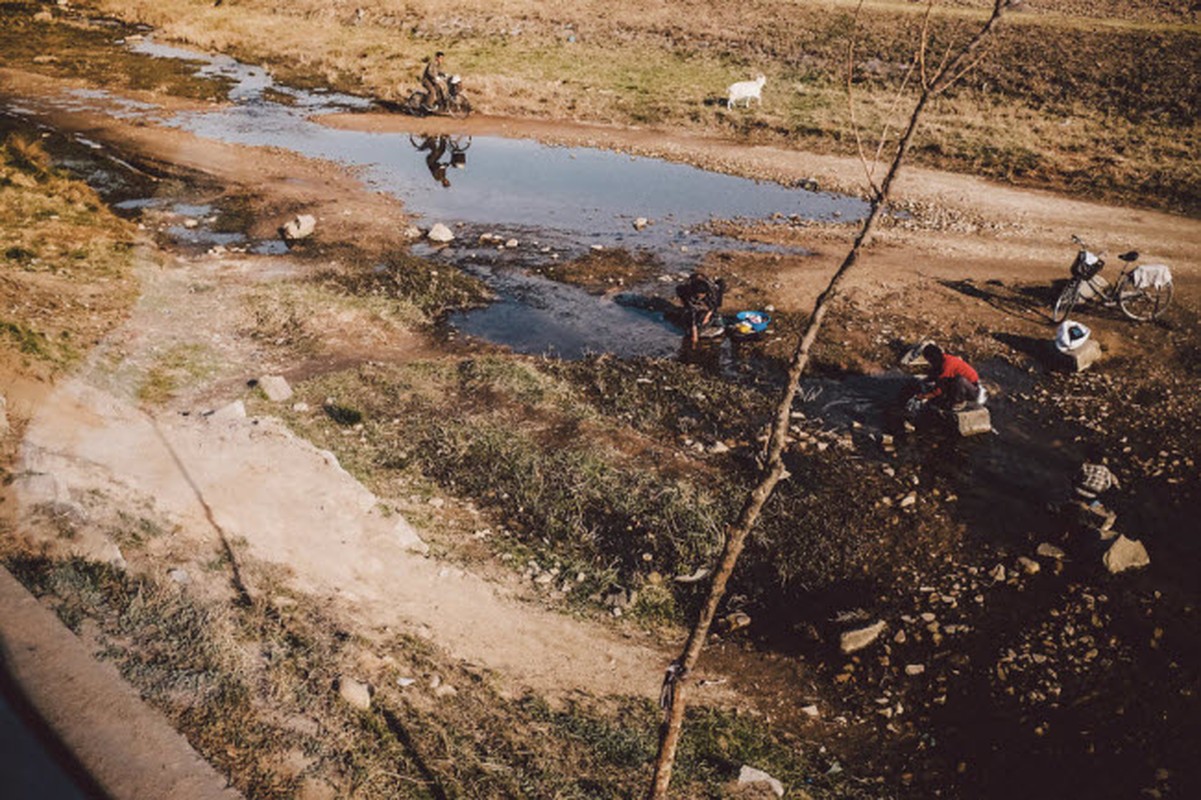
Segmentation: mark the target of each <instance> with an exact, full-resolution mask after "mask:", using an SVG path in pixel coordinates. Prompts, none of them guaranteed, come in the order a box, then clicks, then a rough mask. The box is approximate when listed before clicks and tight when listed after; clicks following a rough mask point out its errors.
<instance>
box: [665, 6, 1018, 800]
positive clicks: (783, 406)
mask: <svg viewBox="0 0 1201 800" xmlns="http://www.w3.org/2000/svg"><path fill="white" fill-rule="evenodd" d="M1011 2H1013V0H994V5H993V11H992V15H991V16H990V17H989V19H988V21H987V22H985V24H984V26H983V27H982V28H981V29H980V30H979V31H978V32H977V33H976V35H975V36H973V37H972V39H971V40H969V41H968V43H967V44H965V45H964V46H963V48H962V49H961V50H960V51H959V53H958V54H957V55H956V56H955V57H954V58H952V59H950V61H949V62H944V64H943V65H942V66H941V67H940V69H939V71H938V74H936V75H935V76H934V79H933V81H931V82H930V83H929V84H923V87H922V93H921V95H920V96H919V97H918V100H917V103H916V104H915V105H914V108H913V113H912V114H911V115H910V117H909V124H908V127H907V128H906V129H905V133H904V135H903V136H902V137H901V139H900V141H899V142H898V144H897V150H896V154H895V156H894V157H893V160H892V164H891V166H890V167H889V170H888V174H887V175H885V177H884V181H883V182H882V183H881V184H880V185H879V187H878V188H877V189H876V190H875V192H874V194H873V195H872V196H871V206H870V208H869V210H868V214H867V217H866V218H865V219H864V220H863V227H862V229H860V231H859V235H858V236H857V237H856V238H855V242H854V244H853V245H852V246H851V249H850V251H849V252H848V253H847V255H846V257H845V258H844V259H843V262H842V264H841V265H840V266H839V267H838V269H837V270H835V272H834V274H833V275H832V276H831V277H830V281H829V283H828V284H827V285H826V288H825V290H824V291H823V292H822V293H821V294H820V295H819V296H818V298H817V301H816V302H815V303H814V305H813V313H811V314H810V315H809V320H808V322H807V323H806V325H805V330H804V331H803V332H802V334H801V336H800V338H799V339H798V341H797V344H796V349H795V350H794V351H793V354H792V359H791V361H790V362H789V366H788V382H787V384H786V385H785V387H784V391H783V393H782V394H781V397H780V402H779V404H778V405H777V406H776V415H775V420H774V422H773V423H772V428H771V435H770V438H769V439H768V447H767V457H766V460H765V462H764V465H763V468H762V470H761V473H760V477H759V481H758V482H757V483H756V484H755V486H753V487H752V488H751V490H750V491H749V492H748V493H747V496H746V499H745V500H744V501H743V504H742V509H741V510H740V511H739V513H738V517H737V519H735V521H734V522H733V523H732V524H731V525H730V527H729V529H728V531H727V534H726V541H725V546H724V548H723V550H722V554H721V557H720V560H719V563H718V567H717V570H716V571H715V572H714V574H713V582H712V584H711V585H710V587H709V595H708V597H707V598H706V599H705V603H704V605H703V606H702V608H701V611H700V615H699V616H698V618H697V620H696V624H695V625H694V626H693V628H692V631H691V633H690V634H689V635H688V640H687V642H686V643H685V644H684V650H683V652H682V653H681V654H680V657H679V658H677V659H676V660H675V661H674V662H672V664H671V666H670V667H668V669H667V674H666V676H665V678H664V681H663V692H662V694H661V696H660V699H661V701H662V704H663V705H664V712H665V714H664V721H663V725H662V727H661V729H660V739H659V753H658V757H657V758H656V759H655V769H654V775H653V777H652V779H651V786H650V790H649V792H648V793H647V797H648V798H649V800H663V799H664V798H666V797H667V790H668V786H669V785H670V783H671V772H672V767H673V766H674V764H675V756H676V748H677V746H678V745H679V741H680V735H681V732H682V730H683V724H684V709H685V695H686V690H687V687H688V680H689V675H690V673H691V672H692V670H693V669H694V668H695V667H696V662H697V660H698V659H699V658H700V654H701V650H703V649H704V646H705V639H706V638H707V637H708V635H709V628H710V627H711V626H712V624H713V619H714V617H715V616H716V614H717V607H718V604H719V603H720V602H721V599H722V597H723V596H724V595H725V590H726V584H727V583H728V582H729V580H730V576H731V575H732V574H733V572H734V567H735V566H736V565H737V563H738V557H739V555H741V553H742V549H743V547H744V546H745V544H746V538H747V535H748V534H749V533H750V531H751V529H752V528H753V527H754V525H755V523H756V521H757V520H758V519H759V515H760V512H761V511H762V510H763V505H764V504H765V503H766V502H767V500H768V498H770V497H771V494H772V492H773V491H774V490H775V488H776V484H778V483H779V482H780V480H782V479H783V478H784V477H785V476H786V475H787V471H786V470H785V468H784V460H783V454H784V444H785V441H786V437H787V433H788V424H789V417H790V414H791V411H792V402H793V399H794V398H795V397H796V393H797V388H798V385H799V381H800V378H801V375H802V374H804V371H805V368H806V367H807V366H808V364H809V354H810V350H811V349H812V347H813V343H814V341H816V339H817V334H818V332H819V331H820V330H821V326H822V321H823V320H824V319H825V317H826V313H827V311H828V309H829V307H830V303H831V302H832V301H833V300H834V298H835V297H837V296H838V293H839V289H840V287H841V285H842V282H843V279H844V278H845V277H846V275H847V273H848V272H850V270H851V268H852V267H854V266H855V264H856V263H857V262H858V260H859V251H860V250H861V249H862V247H863V245H864V244H865V243H866V242H867V241H868V240H869V238H870V237H871V234H872V230H873V229H874V228H875V225H876V221H877V219H878V218H879V216H880V213H881V211H882V210H883V208H884V205H885V202H886V201H887V200H888V196H889V192H890V191H891V190H892V184H893V181H894V180H895V179H896V176H897V174H898V173H899V172H900V169H901V165H902V164H903V163H904V161H905V156H906V155H907V154H908V152H909V147H910V145H911V143H912V141H913V135H914V133H915V132H916V130H917V127H918V123H919V122H920V121H921V118H922V112H923V111H924V110H925V108H926V104H927V103H928V102H929V101H930V99H931V98H933V97H934V96H935V95H937V94H939V93H941V92H943V91H945V90H946V89H947V87H949V86H950V85H951V83H952V82H953V76H955V75H959V74H962V71H963V68H964V65H965V64H967V63H969V60H970V59H971V58H972V57H973V56H974V54H975V52H976V50H977V49H978V48H979V47H980V44H981V43H982V42H983V41H985V39H987V38H988V36H989V35H990V34H991V33H992V31H993V30H994V29H995V27H996V25H997V23H998V22H1000V20H1001V17H1002V16H1004V14H1005V11H1006V10H1007V9H1008V8H1009V6H1010V4H1011Z"/></svg>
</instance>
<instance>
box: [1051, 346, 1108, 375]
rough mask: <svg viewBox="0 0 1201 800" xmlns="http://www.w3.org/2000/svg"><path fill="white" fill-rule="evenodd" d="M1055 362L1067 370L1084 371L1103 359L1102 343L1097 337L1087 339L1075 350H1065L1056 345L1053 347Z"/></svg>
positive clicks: (1058, 366)
mask: <svg viewBox="0 0 1201 800" xmlns="http://www.w3.org/2000/svg"><path fill="white" fill-rule="evenodd" d="M1051 352H1052V354H1053V356H1052V357H1053V363H1054V364H1055V366H1056V367H1057V368H1058V369H1061V370H1063V371H1065V372H1084V371H1085V370H1086V369H1088V368H1089V367H1091V366H1092V365H1093V364H1095V363H1097V362H1098V361H1100V360H1101V345H1099V344H1097V340H1096V339H1087V340H1085V342H1084V344H1082V345H1080V346H1079V347H1077V348H1076V349H1075V350H1069V351H1068V352H1066V353H1065V352H1063V351H1061V350H1060V349H1058V348H1057V347H1055V346H1054V345H1052V347H1051Z"/></svg>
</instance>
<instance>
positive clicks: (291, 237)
mask: <svg viewBox="0 0 1201 800" xmlns="http://www.w3.org/2000/svg"><path fill="white" fill-rule="evenodd" d="M315 230H317V218H316V217H314V216H313V215H312V214H297V215H296V216H295V217H292V219H290V220H288V221H287V222H285V223H284V224H283V225H281V226H279V235H280V237H282V238H283V240H284V241H285V242H296V241H300V240H301V239H307V238H308V237H310V236H312V235H313V231H315Z"/></svg>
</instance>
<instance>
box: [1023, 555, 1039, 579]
mask: <svg viewBox="0 0 1201 800" xmlns="http://www.w3.org/2000/svg"><path fill="white" fill-rule="evenodd" d="M1018 567H1019V568H1020V569H1021V570H1022V572H1024V573H1026V574H1027V575H1037V574H1038V571H1039V570H1040V569H1042V566H1041V565H1040V564H1039V563H1038V562H1037V561H1035V560H1034V559H1033V558H1028V557H1026V556H1018Z"/></svg>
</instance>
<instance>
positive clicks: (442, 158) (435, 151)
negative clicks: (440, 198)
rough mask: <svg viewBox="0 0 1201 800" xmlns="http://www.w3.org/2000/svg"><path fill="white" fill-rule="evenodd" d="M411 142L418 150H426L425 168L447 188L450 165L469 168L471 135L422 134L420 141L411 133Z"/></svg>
mask: <svg viewBox="0 0 1201 800" xmlns="http://www.w3.org/2000/svg"><path fill="white" fill-rule="evenodd" d="M409 143H410V144H411V145H413V147H414V148H415V149H416V150H417V152H419V153H420V152H423V151H424V152H425V153H426V156H425V168H426V169H428V170H429V171H430V175H431V176H432V177H433V179H434V181H436V182H437V183H439V184H441V185H442V186H444V187H445V188H447V189H449V188H450V178H448V177H446V170H447V168H449V167H454V168H455V169H466V168H467V148H469V147H471V137H470V136H448V135H447V134H444V133H443V134H438V135H436V136H422V137H421V141H420V142H418V141H417V140H416V139H414V138H413V136H412V134H410V135H409Z"/></svg>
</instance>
